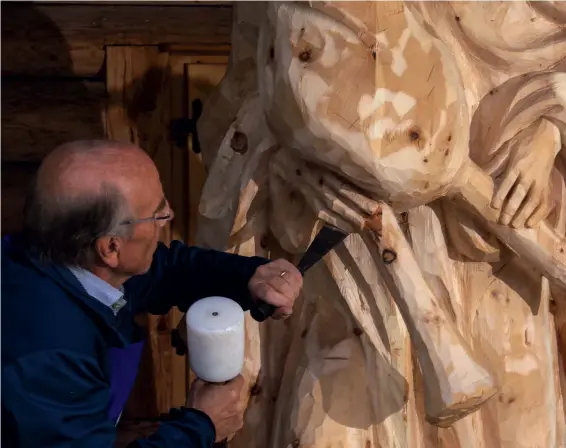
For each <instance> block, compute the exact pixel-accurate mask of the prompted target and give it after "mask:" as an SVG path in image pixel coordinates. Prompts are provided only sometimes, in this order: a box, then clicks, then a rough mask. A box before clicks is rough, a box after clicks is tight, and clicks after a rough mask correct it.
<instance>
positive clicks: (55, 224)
mask: <svg viewBox="0 0 566 448" xmlns="http://www.w3.org/2000/svg"><path fill="white" fill-rule="evenodd" d="M129 215H130V211H129V206H128V203H127V201H126V198H125V197H124V196H123V194H122V193H121V192H120V191H119V190H118V188H117V187H115V186H113V185H109V184H103V185H102V188H101V191H100V192H98V193H94V194H90V195H86V194H80V195H69V196H67V197H49V196H48V195H45V194H42V192H41V191H40V189H38V184H37V181H34V182H33V184H32V186H31V188H30V190H29V193H28V197H27V200H26V204H25V208H24V235H25V239H26V241H27V243H28V244H29V246H30V248H31V249H32V251H33V252H34V253H36V254H37V255H39V257H40V259H41V260H42V261H49V262H55V263H60V264H67V265H74V266H81V267H87V266H88V265H89V264H91V263H93V261H94V260H95V259H96V252H95V243H96V241H97V240H98V239H99V238H101V237H103V236H117V237H125V238H129V237H131V235H132V233H133V228H132V226H129V225H124V224H122V223H123V222H124V221H125V220H126V219H128V218H129Z"/></svg>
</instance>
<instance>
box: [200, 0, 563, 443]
mask: <svg viewBox="0 0 566 448" xmlns="http://www.w3.org/2000/svg"><path fill="white" fill-rule="evenodd" d="M565 25H566V7H565V6H564V4H560V3H559V2H506V3H496V2H487V3H483V2H454V3H452V2H407V3H403V2H309V3H304V2H297V3H279V2H265V3H256V2H250V3H248V2H243V3H235V16H234V27H233V37H232V39H233V42H232V45H233V48H232V54H231V59H230V64H229V67H228V72H227V75H226V77H225V78H224V79H223V81H222V82H221V84H220V85H219V87H218V89H217V90H216V92H215V93H214V94H213V95H212V97H211V98H210V100H209V101H208V103H207V104H205V107H204V114H203V116H202V118H201V121H200V127H199V136H200V139H201V147H202V148H203V160H204V163H205V165H206V167H207V170H208V179H207V182H206V185H205V187H204V191H203V195H202V198H201V204H200V208H199V211H200V214H201V217H200V218H201V219H200V224H199V235H198V242H199V244H201V245H204V246H209V247H214V248H216V249H222V250H227V251H231V252H237V253H241V254H245V255H254V254H259V255H264V256H270V257H278V256H285V257H287V258H289V259H291V260H296V259H298V257H300V255H301V253H302V252H303V251H304V250H305V249H306V247H307V246H308V244H309V243H310V241H311V240H312V238H314V235H315V234H316V232H317V230H318V229H319V228H320V226H321V224H322V223H329V224H332V225H334V226H336V227H338V228H341V229H342V230H345V231H347V232H350V233H351V235H350V236H349V237H348V238H347V239H346V240H345V242H344V244H342V245H341V246H339V247H338V248H336V249H335V250H334V251H332V252H331V253H329V254H328V256H327V257H325V260H324V262H321V263H320V264H319V265H317V266H316V267H314V268H312V270H311V271H309V272H308V274H307V276H306V277H305V286H304V293H303V294H302V298H301V300H300V302H299V303H298V305H297V309H296V312H295V313H294V315H293V316H292V317H291V318H290V319H289V320H287V321H285V322H269V323H267V324H262V325H261V326H260V325H258V324H257V323H256V322H254V321H253V320H252V319H251V318H250V319H249V320H248V321H247V338H248V339H247V349H248V353H247V355H248V360H247V362H246V367H245V369H246V372H245V374H246V378H247V379H248V381H249V384H250V388H249V391H250V394H249V396H246V397H244V398H243V399H245V400H249V402H248V410H247V414H246V425H245V427H244V429H243V430H242V431H240V432H239V433H238V434H237V435H236V436H235V437H234V438H233V439H232V441H231V442H230V446H232V447H237V448H240V447H241V448H244V447H245V448H248V447H249V448H252V447H256V448H265V447H270V448H287V447H304V448H307V447H308V448H311V447H316V448H323V447H328V448H330V447H348V448H354V447H355V448H358V447H360V448H369V447H388V448H389V447H391V448H393V447H400V448H419V447H426V448H429V447H446V448H448V447H449V448H458V447H461V448H496V447H505V448H535V447H536V448H558V447H562V446H564V445H565V444H566V423H565V421H564V420H565V419H564V403H563V388H564V387H565V385H566V383H565V382H564V381H565V376H564V372H563V367H562V365H561V358H560V356H561V355H560V350H559V348H558V344H557V338H556V328H555V323H554V319H553V315H552V314H551V312H550V307H551V306H552V307H553V309H554V308H555V309H556V310H557V313H558V314H560V315H563V309H564V308H565V305H564V304H565V303H566V239H565V230H566V206H565V205H564V202H565V201H566V183H565V179H566V151H565V150H564V148H563V143H564V141H565V140H564V138H565V136H566V111H565V105H566V74H565V73H564V69H565V67H566V64H565V63H564V57H565V56H566V34H565V30H564V27H565Z"/></svg>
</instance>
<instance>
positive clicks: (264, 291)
mask: <svg viewBox="0 0 566 448" xmlns="http://www.w3.org/2000/svg"><path fill="white" fill-rule="evenodd" d="M302 287H303V276H302V275H301V273H300V272H299V270H298V269H297V268H296V267H295V266H293V264H291V263H290V262H288V261H287V260H284V259H279V260H274V261H272V262H270V263H267V264H264V265H262V266H260V267H258V268H257V270H256V271H255V274H254V275H253V277H252V278H251V279H250V282H249V290H250V293H251V295H252V297H253V298H254V299H259V300H263V301H264V302H267V303H270V304H271V305H273V306H275V307H277V310H276V311H275V313H274V314H273V319H285V318H287V317H289V316H290V315H291V314H292V313H293V305H294V303H295V300H297V297H299V293H300V292H301V288H302Z"/></svg>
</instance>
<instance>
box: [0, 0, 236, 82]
mask: <svg viewBox="0 0 566 448" xmlns="http://www.w3.org/2000/svg"><path fill="white" fill-rule="evenodd" d="M231 21H232V8H231V7H230V6H226V5H182V6H176V5H167V6H162V5H157V4H153V5H150V4H136V5H126V4H120V5H110V4H97V5H93V4H80V3H79V4H77V3H72V4H37V3H36V4H31V3H26V4H20V3H19V2H13V3H9V2H3V3H2V72H3V73H4V74H20V75H21V74H26V75H41V76H46V75H59V76H82V77H89V76H94V75H96V74H97V73H101V72H102V70H103V65H104V56H105V53H104V47H105V46H107V45H155V44H162V43H163V44H165V43H181V44H183V43H199V44H206V43H229V42H230V28H231Z"/></svg>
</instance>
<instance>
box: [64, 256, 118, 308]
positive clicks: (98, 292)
mask: <svg viewBox="0 0 566 448" xmlns="http://www.w3.org/2000/svg"><path fill="white" fill-rule="evenodd" d="M67 268H68V269H69V270H70V271H71V272H72V273H73V275H74V276H75V277H76V278H77V280H78V281H79V283H80V284H81V285H82V287H83V288H84V289H85V291H86V292H87V294H88V295H89V296H91V297H93V298H95V299H96V300H98V301H99V302H100V303H102V304H103V305H106V306H107V307H109V308H110V309H111V310H112V312H113V313H114V314H118V311H120V310H121V309H122V308H123V306H124V305H125V304H126V300H124V290H123V288H120V289H117V288H115V287H114V286H112V285H110V284H109V283H107V282H105V281H104V280H102V279H101V278H100V277H97V276H96V275H94V274H93V273H92V272H90V271H87V270H86V269H83V268H80V267H77V266H67Z"/></svg>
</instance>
